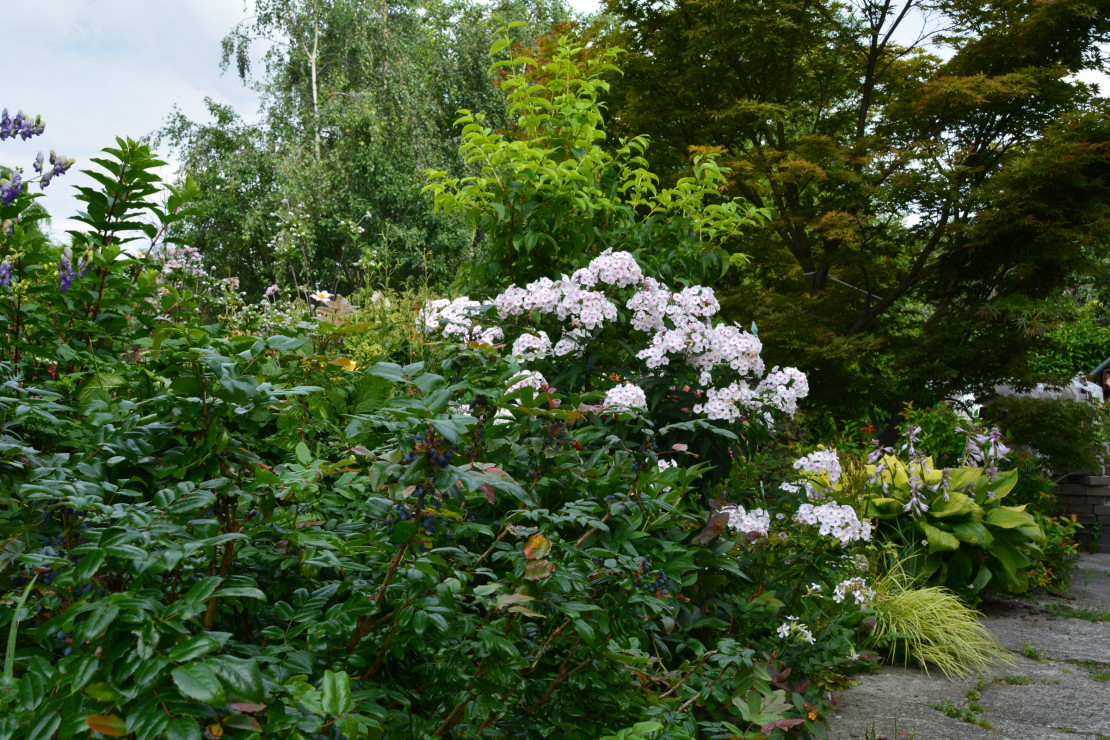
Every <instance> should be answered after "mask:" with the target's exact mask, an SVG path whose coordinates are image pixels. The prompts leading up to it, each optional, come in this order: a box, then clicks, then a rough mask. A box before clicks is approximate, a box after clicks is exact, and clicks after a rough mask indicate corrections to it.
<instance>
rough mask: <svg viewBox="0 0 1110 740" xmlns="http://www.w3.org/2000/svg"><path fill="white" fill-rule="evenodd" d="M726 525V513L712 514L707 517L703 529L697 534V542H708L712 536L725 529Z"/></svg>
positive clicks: (702, 543)
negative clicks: (707, 520)
mask: <svg viewBox="0 0 1110 740" xmlns="http://www.w3.org/2000/svg"><path fill="white" fill-rule="evenodd" d="M726 527H728V514H721V513H717V514H714V515H712V516H711V517H709V523H708V524H706V525H705V529H703V530H702V531H701V534H699V535H698V544H701V545H706V544H709V542H711V541H712V540H713V538H714V537H716V536H717V535H719V534H720V533H721V532H723V531H725V528H726Z"/></svg>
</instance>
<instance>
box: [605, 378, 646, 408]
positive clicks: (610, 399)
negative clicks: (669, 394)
mask: <svg viewBox="0 0 1110 740" xmlns="http://www.w3.org/2000/svg"><path fill="white" fill-rule="evenodd" d="M604 404H605V405H606V406H608V407H609V408H613V409H617V410H621V409H623V410H629V411H630V410H632V409H637V410H641V411H642V410H643V409H646V408H647V396H645V395H644V390H643V388H641V387H640V386H638V385H634V384H633V383H622V384H621V385H617V386H614V387H612V388H610V389H609V390H608V391H606V393H605V401H604Z"/></svg>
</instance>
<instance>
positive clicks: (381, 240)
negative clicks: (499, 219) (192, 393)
mask: <svg viewBox="0 0 1110 740" xmlns="http://www.w3.org/2000/svg"><path fill="white" fill-rule="evenodd" d="M250 5H251V6H252V10H253V11H254V12H253V14H252V15H251V18H250V19H249V20H247V21H244V22H243V23H241V24H240V25H238V26H236V27H235V28H234V29H233V30H232V31H231V32H230V33H229V34H228V36H227V37H226V38H225V39H224V48H223V64H224V66H225V67H228V66H231V67H235V68H236V70H237V71H238V72H239V74H240V76H241V78H242V79H243V81H244V83H247V84H251V85H253V86H255V87H256V89H258V90H259V92H260V93H261V94H262V103H263V117H262V120H261V121H260V122H258V123H254V124H248V123H245V122H244V121H242V120H241V119H240V118H239V116H238V115H237V114H236V113H235V112H234V111H231V110H230V109H228V108H226V107H225V106H220V105H218V104H216V103H214V102H211V101H209V103H208V107H209V113H210V116H211V118H210V120H209V121H207V122H194V121H190V120H188V119H186V118H185V117H184V116H182V115H181V114H176V115H174V116H172V117H171V118H170V120H169V121H167V124H166V126H165V127H164V129H163V130H162V132H161V138H162V139H163V140H164V141H166V142H167V143H169V144H170V145H171V146H173V147H174V148H175V149H176V150H178V152H179V158H180V160H181V161H182V164H183V171H184V172H185V173H187V174H189V175H190V176H192V177H193V178H194V179H195V180H196V181H197V182H198V183H199V184H200V186H201V188H202V190H203V193H204V195H203V198H202V201H201V204H200V205H201V206H202V212H201V217H200V218H198V219H196V220H194V221H190V222H187V223H185V224H183V225H182V226H181V228H180V233H181V236H182V238H185V239H187V240H188V241H189V242H191V243H192V244H193V245H194V246H196V247H197V248H198V249H200V250H201V252H202V253H203V255H204V257H205V261H206V265H207V266H208V268H209V271H210V272H212V273H213V274H218V275H219V276H220V277H224V276H226V275H228V274H230V275H236V276H240V277H241V278H242V280H243V288H244V290H246V291H247V293H248V295H250V296H251V297H258V296H259V295H260V294H261V293H262V291H263V290H264V289H265V288H266V287H267V286H269V285H270V284H277V285H279V286H280V287H282V288H288V289H295V290H298V291H300V292H301V293H302V295H303V296H307V294H309V293H311V292H313V291H315V290H318V289H324V290H328V291H330V292H342V293H345V294H352V293H354V292H355V291H357V290H359V289H360V288H362V287H375V288H394V289H397V288H401V287H403V286H405V285H406V284H420V283H424V284H427V283H432V284H435V285H443V284H445V283H447V282H450V280H451V279H452V278H453V277H454V275H455V272H456V270H457V268H458V266H459V264H460V263H461V262H463V261H465V260H466V259H468V258H469V257H470V256H471V254H470V253H472V252H473V250H474V249H475V244H474V243H473V242H474V235H473V234H471V233H468V231H467V230H466V228H465V226H464V225H462V224H461V223H459V222H458V220H457V219H450V218H446V217H444V216H443V215H442V214H437V213H435V212H434V211H433V210H432V209H431V208H430V207H429V206H430V203H431V201H430V198H428V197H427V196H424V195H423V194H422V193H421V186H422V185H423V180H422V177H421V173H422V172H423V171H424V170H425V169H427V168H429V167H432V168H437V169H442V170H446V171H450V172H454V173H460V172H461V171H462V170H463V169H464V166H463V163H462V161H461V159H460V158H459V156H458V152H457V147H456V145H455V138H454V131H453V126H452V122H453V120H454V118H455V111H456V110H458V109H459V108H464V107H465V108H469V109H472V110H476V111H487V112H488V113H489V114H490V115H491V117H492V120H494V121H495V122H496V125H498V126H502V125H505V124H506V123H507V120H506V119H504V117H503V115H502V114H501V112H500V111H501V110H502V109H503V107H504V104H503V95H502V93H501V91H500V90H498V89H497V88H496V87H494V86H493V85H492V84H491V83H492V78H491V77H490V76H489V74H488V72H487V66H488V57H487V51H488V49H489V45H490V43H491V41H492V33H493V24H492V23H491V22H490V20H489V15H490V13H491V12H493V11H495V10H497V9H498V8H500V9H501V10H502V11H504V12H512V13H514V14H518V15H521V16H523V17H528V18H530V19H532V23H533V27H532V28H529V29H526V30H525V31H523V32H521V33H520V37H521V38H524V39H527V38H529V36H530V35H534V34H535V33H536V32H537V30H536V29H540V30H541V31H542V30H546V28H547V27H548V26H549V25H550V24H551V23H553V22H556V21H561V20H566V18H567V17H568V13H567V11H566V10H565V9H564V8H563V7H562V6H561V5H560V4H559V3H558V2H553V3H545V2H541V3H529V4H527V6H526V7H523V6H524V4H523V3H517V2H505V3H501V4H500V5H497V6H495V7H494V8H488V7H486V6H484V5H479V4H475V3H471V2H453V1H448V2H439V0H427V1H424V0H419V1H415V2H402V3H390V4H389V5H388V6H384V5H381V4H379V3H372V2H368V1H367V0H340V1H336V2H327V3H320V2H308V1H307V0H296V1H294V2H284V1H281V2H278V1H274V0H258V1H257V2H252V3H250ZM256 42H262V43H264V44H265V45H266V51H265V52H264V54H263V55H262V64H261V65H259V66H256V67H255V68H252V67H251V65H250V60H251V58H252V55H251V48H252V45H254V44H256ZM478 241H480V239H478ZM386 252H388V253H389V254H390V255H391V262H392V264H391V276H390V281H389V282H388V283H387V284H369V283H368V282H367V280H366V278H367V276H366V275H365V271H366V267H367V263H369V262H373V261H375V260H376V259H377V257H378V256H380V255H382V254H384V253H386ZM375 253H377V255H375Z"/></svg>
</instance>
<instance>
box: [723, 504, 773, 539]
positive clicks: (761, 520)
mask: <svg viewBox="0 0 1110 740" xmlns="http://www.w3.org/2000/svg"><path fill="white" fill-rule="evenodd" d="M721 513H722V514H728V526H729V528H730V529H734V530H736V531H737V532H743V533H744V534H747V535H750V534H757V535H759V536H760V537H766V536H767V532H768V530H770V528H771V515H770V514H768V513H767V511H766V509H752V510H751V511H747V510H745V509H744V507H743V506H740V505H739V504H735V505H732V506H722V507H721Z"/></svg>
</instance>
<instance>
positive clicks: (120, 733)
mask: <svg viewBox="0 0 1110 740" xmlns="http://www.w3.org/2000/svg"><path fill="white" fill-rule="evenodd" d="M85 724H86V725H88V726H89V727H90V728H91V729H92V730H93V731H94V732H99V733H100V734H101V735H107V736H108V737H126V736H127V723H126V722H124V721H123V720H122V719H120V718H119V717H117V716H116V715H114V714H109V715H103V714H90V715H89V716H88V717H85Z"/></svg>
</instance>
